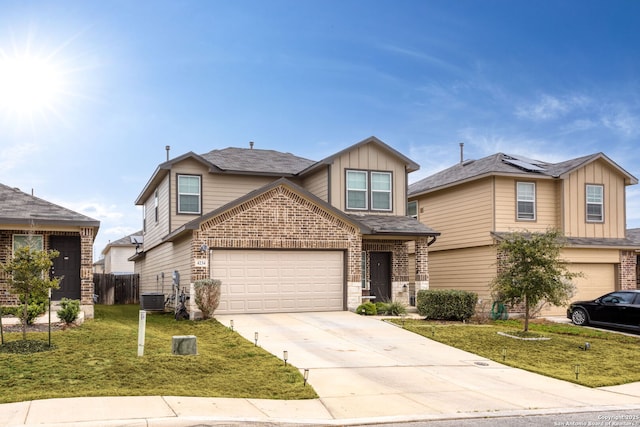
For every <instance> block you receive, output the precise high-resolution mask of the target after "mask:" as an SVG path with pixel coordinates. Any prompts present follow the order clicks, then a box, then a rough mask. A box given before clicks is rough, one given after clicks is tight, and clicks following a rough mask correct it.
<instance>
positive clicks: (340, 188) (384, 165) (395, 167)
mask: <svg viewBox="0 0 640 427" xmlns="http://www.w3.org/2000/svg"><path fill="white" fill-rule="evenodd" d="M347 169H354V170H366V171H375V172H391V175H392V178H391V179H392V187H391V188H392V197H391V203H392V210H391V211H378V210H375V211H359V212H369V213H375V214H376V215H384V214H389V215H404V214H405V213H406V210H407V206H406V205H407V173H406V169H405V164H404V163H403V162H401V161H400V160H398V158H397V157H396V156H394V155H392V154H391V153H389V152H388V151H386V150H384V149H382V148H380V147H378V146H375V145H373V144H366V145H363V146H360V147H357V148H354V149H353V150H351V151H348V152H346V153H344V154H343V155H342V156H340V157H337V158H336V159H335V160H334V162H333V165H332V166H331V181H330V185H331V190H330V191H331V204H332V205H333V206H335V207H337V208H338V209H340V210H343V211H344V210H346V172H345V171H346V170H347ZM369 191H370V187H369Z"/></svg>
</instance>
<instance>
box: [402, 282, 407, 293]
mask: <svg viewBox="0 0 640 427" xmlns="http://www.w3.org/2000/svg"><path fill="white" fill-rule="evenodd" d="M402 292H407V284H406V283H405V284H404V285H402Z"/></svg>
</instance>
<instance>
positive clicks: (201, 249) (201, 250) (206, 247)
mask: <svg viewBox="0 0 640 427" xmlns="http://www.w3.org/2000/svg"><path fill="white" fill-rule="evenodd" d="M208 250H209V246H207V244H206V243H203V244H202V246H200V252H202V253H205V252H207V251H208Z"/></svg>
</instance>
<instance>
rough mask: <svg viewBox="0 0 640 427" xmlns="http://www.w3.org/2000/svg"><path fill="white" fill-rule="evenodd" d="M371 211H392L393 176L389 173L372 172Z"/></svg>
mask: <svg viewBox="0 0 640 427" xmlns="http://www.w3.org/2000/svg"><path fill="white" fill-rule="evenodd" d="M371 209H372V210H374V211H390V210H391V174H390V173H389V172H371Z"/></svg>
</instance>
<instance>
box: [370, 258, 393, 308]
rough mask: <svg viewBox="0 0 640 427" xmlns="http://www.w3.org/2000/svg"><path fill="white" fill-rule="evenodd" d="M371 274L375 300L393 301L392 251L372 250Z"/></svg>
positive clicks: (372, 291) (372, 292) (372, 293)
mask: <svg viewBox="0 0 640 427" xmlns="http://www.w3.org/2000/svg"><path fill="white" fill-rule="evenodd" d="M369 274H370V277H371V295H375V297H376V299H375V300H374V301H376V302H378V301H391V252H371V253H370V254H369Z"/></svg>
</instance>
